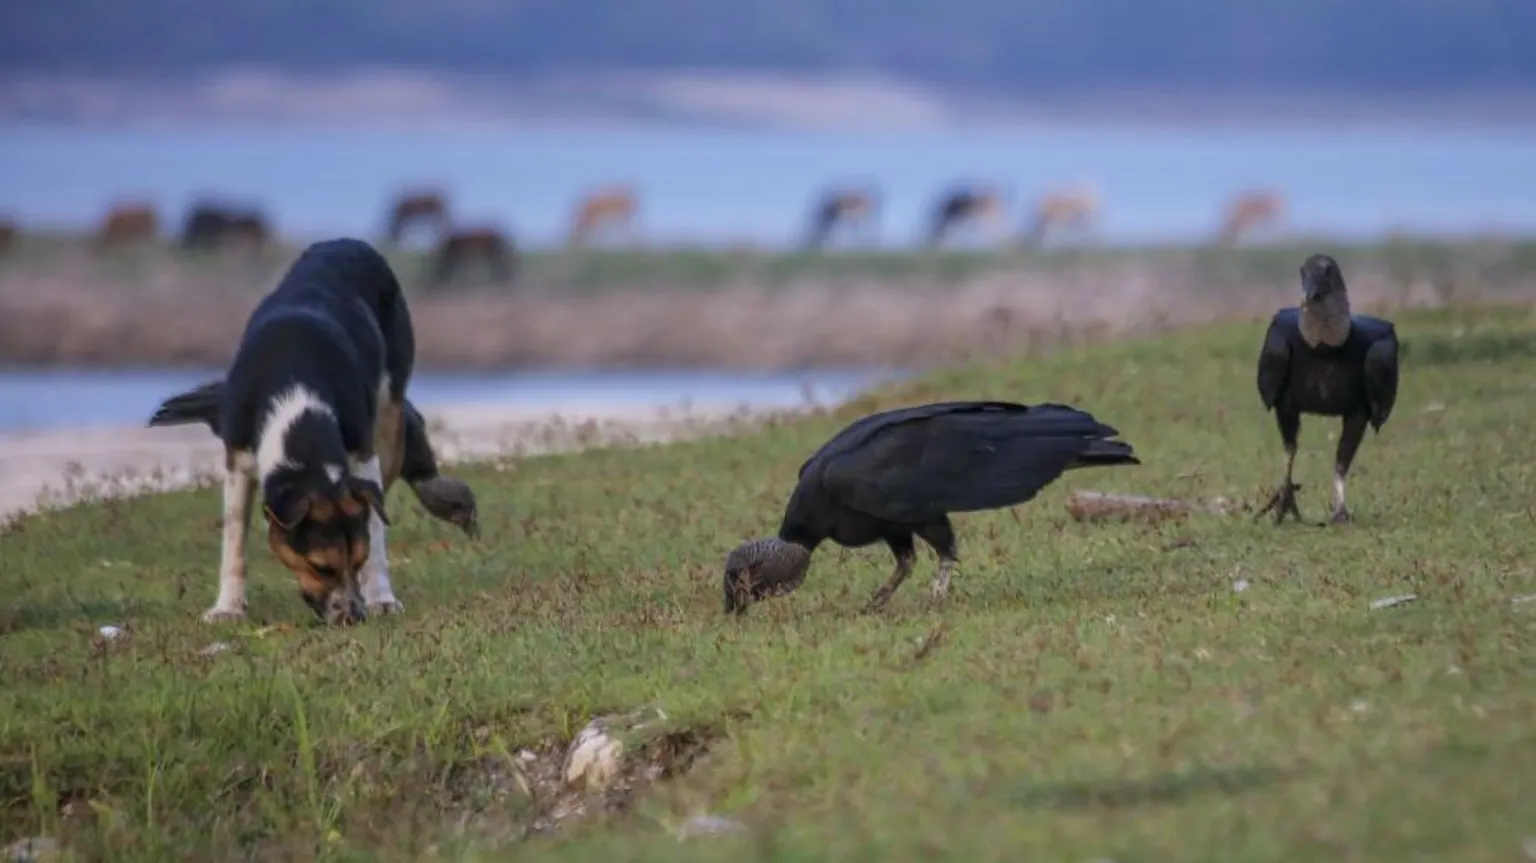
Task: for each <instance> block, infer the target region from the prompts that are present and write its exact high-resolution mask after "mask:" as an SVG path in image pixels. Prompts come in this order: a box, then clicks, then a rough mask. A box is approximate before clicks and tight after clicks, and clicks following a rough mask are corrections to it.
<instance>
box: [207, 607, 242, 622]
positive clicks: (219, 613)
mask: <svg viewBox="0 0 1536 863" xmlns="http://www.w3.org/2000/svg"><path fill="white" fill-rule="evenodd" d="M244 619H245V609H243V608H220V607H218V606H217V605H215V606H214V607H213V608H210V609H208V610H207V611H205V612H203V622H204V623H235V622H237V621H241V620H244Z"/></svg>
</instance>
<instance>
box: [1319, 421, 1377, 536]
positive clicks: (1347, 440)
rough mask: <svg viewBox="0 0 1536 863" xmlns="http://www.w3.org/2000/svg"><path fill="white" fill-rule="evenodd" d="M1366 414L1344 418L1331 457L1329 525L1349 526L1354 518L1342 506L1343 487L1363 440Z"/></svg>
mask: <svg viewBox="0 0 1536 863" xmlns="http://www.w3.org/2000/svg"><path fill="white" fill-rule="evenodd" d="M1367 419H1368V415H1367V414H1363V413H1362V414H1356V415H1355V416H1351V417H1345V418H1344V427H1343V428H1342V429H1341V430H1340V432H1339V449H1338V452H1337V453H1336V454H1335V455H1334V457H1333V514H1332V515H1330V516H1329V517H1328V521H1329V522H1330V523H1331V524H1349V523H1350V522H1351V521H1354V517H1353V516H1351V515H1350V514H1349V509H1348V508H1347V507H1345V506H1344V486H1345V485H1347V484H1348V482H1349V466H1350V465H1351V464H1354V461H1355V453H1356V452H1358V451H1359V449H1360V442H1361V441H1362V440H1364V439H1365V424H1366V420H1367Z"/></svg>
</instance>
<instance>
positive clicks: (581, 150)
mask: <svg viewBox="0 0 1536 863" xmlns="http://www.w3.org/2000/svg"><path fill="white" fill-rule="evenodd" d="M963 178H976V179H979V180H985V181H995V182H999V183H1002V184H1004V185H1005V186H1006V187H1008V188H1009V189H1011V190H1012V193H1013V195H1014V197H1015V206H1016V207H1017V206H1019V205H1020V202H1022V201H1024V200H1027V199H1028V198H1029V197H1031V196H1033V195H1035V194H1037V193H1038V192H1039V191H1041V190H1042V189H1045V188H1047V187H1051V186H1055V185H1060V184H1069V183H1072V182H1074V181H1076V180H1079V179H1085V180H1091V181H1092V182H1094V183H1095V184H1096V185H1097V187H1098V189H1099V190H1100V193H1101V195H1102V196H1103V199H1104V202H1105V211H1104V217H1103V222H1102V225H1103V232H1104V235H1105V236H1106V237H1107V238H1108V239H1111V240H1127V241H1162V240H1170V241H1173V240H1180V239H1187V238H1190V237H1193V236H1195V235H1199V234H1204V233H1206V232H1208V231H1209V230H1210V229H1211V227H1212V224H1213V221H1214V220H1215V218H1216V215H1217V212H1218V210H1219V208H1220V206H1221V205H1222V203H1223V202H1224V201H1225V200H1226V199H1227V197H1228V196H1229V195H1231V194H1232V193H1234V192H1235V191H1237V190H1240V189H1243V188H1246V187H1250V186H1255V185H1270V186H1274V187H1278V188H1280V189H1282V190H1284V191H1285V192H1286V194H1287V195H1288V196H1289V200H1290V205H1291V224H1292V225H1293V226H1294V227H1295V228H1297V229H1301V230H1305V231H1307V232H1330V233H1337V234H1350V235H1357V236H1359V235H1368V234H1371V233H1375V232H1379V231H1382V230H1384V229H1386V228H1388V227H1389V226H1398V227H1404V228H1416V229H1422V230H1432V231H1466V230H1473V229H1485V228H1503V229H1511V230H1513V229H1522V230H1532V229H1536V195H1532V194H1531V193H1530V191H1529V190H1530V188H1531V182H1532V180H1533V179H1536V135H1533V133H1532V132H1531V131H1530V130H1529V129H1509V128H1501V129H1493V128H1437V129H1423V128H1408V127H1401V126H1388V125H1381V126H1364V127H1362V126H1353V127H1350V128H1347V129H1343V130H1338V129H1328V128H1323V127H1315V126H1293V127H1273V126H1268V127H1253V128H1250V129H1248V130H1245V129H1243V128H1240V127H1233V126H1230V125H1227V126H1218V125H1209V126H1199V125H1187V126H1179V127H1175V126H1168V125H1161V126H1156V127H1131V126H1116V125H1111V124H1082V125H1058V126H1050V127H1039V128H1018V129H986V130H968V129H952V130H943V131H923V132H891V133H844V134H834V133H811V132H789V131H722V130H715V129H695V128H676V127H635V128H628V129H624V128H621V129H614V128H578V127H551V126H517V127H512V126H508V127H502V128H498V127H485V126H476V127H463V128H450V129H443V128H431V129H425V128H408V129H360V130H351V129H346V130H344V129H311V128H300V127H294V126H281V125H269V126H254V125H248V126H244V127H241V126H237V125H222V126H221V125H217V124H199V125H198V126H197V127H195V128H192V127H171V126H142V127H130V128H113V129H91V128H75V127H57V126H41V125H26V124H6V125H0V211H3V212H5V213H7V214H9V215H10V216H12V217H14V218H19V219H21V220H23V223H24V224H27V223H32V224H40V223H41V224H51V225H55V226H60V227H65V226H85V225H88V224H90V223H91V222H93V221H94V220H95V219H96V218H98V217H99V215H100V213H101V211H102V209H103V207H104V206H105V205H106V204H107V202H108V201H109V200H111V199H114V198H121V197H132V196H151V197H152V198H154V199H156V200H159V201H160V202H162V204H163V205H164V206H166V207H169V208H173V209H172V212H173V213H175V212H179V211H180V209H181V208H182V207H184V206H185V205H186V203H187V202H188V201H189V200H190V199H191V198H192V197H193V196H194V195H197V194H199V193H203V192H208V193H216V194H220V195H226V196H230V197H232V198H238V199H242V200H249V201H252V202H256V203H259V204H260V205H262V206H264V207H265V208H267V210H268V212H269V214H271V215H272V216H273V217H274V218H275V220H276V222H277V224H278V225H279V227H280V229H281V230H283V231H285V232H288V233H290V234H292V235H295V236H307V237H318V236H322V235H334V234H341V233H352V234H361V235H367V236H372V235H374V233H375V232H376V230H377V229H378V228H379V226H380V220H381V218H382V215H381V214H382V210H383V207H384V206H385V204H386V202H387V201H388V200H389V198H390V197H391V196H392V195H393V194H394V193H395V192H396V191H398V190H399V189H400V188H401V187H402V186H405V185H408V184H414V183H418V182H423V181H437V182H441V183H443V184H444V185H445V186H446V187H447V188H448V189H450V190H451V193H452V194H453V195H454V197H455V200H456V206H457V209H458V211H459V213H460V215H461V217H462V218H464V219H465V220H466V221H480V220H491V221H495V222H499V223H501V224H502V225H503V226H505V227H507V228H508V229H511V230H514V231H516V232H517V234H518V236H519V238H520V239H521V240H522V241H523V242H524V243H525V244H526V245H529V246H536V245H539V244H541V243H544V242H547V241H550V240H552V239H554V238H556V237H557V236H559V235H561V233H562V232H563V231H564V228H565V225H566V220H567V218H568V215H569V211H570V207H571V203H572V200H573V199H574V198H575V197H576V196H577V195H578V194H579V193H580V192H581V190H582V189H584V188H587V187H589V186H592V185H595V184H599V183H605V182H610V181H626V182H632V183H634V184H636V185H637V186H638V187H639V189H640V190H641V193H642V195H643V213H642V219H643V222H644V230H645V231H646V233H647V234H648V235H649V236H650V237H652V238H654V239H657V240H659V241H663V242H672V241H697V242H714V241H723V240H750V241H755V242H759V243H763V244H774V243H778V242H784V241H788V240H790V239H791V238H793V237H796V236H797V235H798V234H799V232H800V231H801V230H802V227H803V222H804V219H805V216H806V213H807V211H808V208H809V207H810V204H811V200H812V198H813V196H814V195H815V194H816V192H817V190H818V189H819V188H821V186H822V185H823V184H825V183H829V182H836V181H848V180H864V179H868V180H873V181H874V182H876V183H878V184H879V185H880V187H881V189H882V192H883V198H884V204H885V217H884V230H883V237H884V240H885V242H888V243H906V242H910V241H911V240H912V239H913V238H914V237H915V235H916V233H917V231H918V228H919V225H920V222H921V219H922V214H923V212H924V209H925V208H926V207H927V206H928V204H929V203H930V202H931V200H932V198H933V197H934V196H935V195H936V194H937V193H938V192H939V191H940V189H941V188H943V187H944V186H946V185H948V184H950V183H951V182H953V181H956V180H958V179H963Z"/></svg>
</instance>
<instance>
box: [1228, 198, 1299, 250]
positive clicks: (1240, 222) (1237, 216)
mask: <svg viewBox="0 0 1536 863" xmlns="http://www.w3.org/2000/svg"><path fill="white" fill-rule="evenodd" d="M1284 215H1285V196H1283V195H1281V194H1280V193H1279V192H1276V191H1274V190H1272V189H1250V190H1249V191H1246V192H1242V193H1240V194H1238V195H1235V196H1233V198H1232V200H1231V201H1229V202H1228V203H1227V207H1226V209H1225V210H1224V211H1223V212H1222V214H1221V224H1220V226H1219V227H1218V228H1217V230H1216V242H1218V243H1222V244H1232V243H1236V242H1237V241H1238V240H1240V239H1242V238H1243V235H1244V234H1247V233H1249V232H1251V231H1253V230H1254V229H1256V228H1260V227H1264V226H1266V225H1273V224H1275V223H1277V222H1279V221H1280V219H1281V218H1282V217H1283V216H1284Z"/></svg>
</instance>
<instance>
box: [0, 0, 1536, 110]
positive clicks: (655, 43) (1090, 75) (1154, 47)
mask: <svg viewBox="0 0 1536 863" xmlns="http://www.w3.org/2000/svg"><path fill="white" fill-rule="evenodd" d="M215 11H216V13H217V14H214V13H215ZM1533 49H1536V3H1531V2H1529V0H1456V2H1450V0H1292V2H1284V3H1281V2H1247V3H1233V2H1226V0H947V2H943V3H939V2H924V0H732V2H718V3H701V2H697V0H513V1H512V2H504V3H491V2H485V0H439V2H432V3H427V2H421V0H372V2H367V3H363V2H357V0H228V2H221V3H219V4H217V8H216V10H215V8H214V7H213V6H210V5H208V4H203V3H194V2H189V1H188V0H139V2H135V3H123V2H120V0H52V2H46V3H44V2H14V3H7V4H3V5H0V74H3V75H5V76H6V77H9V78H12V79H13V80H14V79H15V78H16V77H17V76H32V77H36V76H60V75H63V76H75V77H79V76H84V77H106V78H111V79H114V80H116V81H119V82H121V81H124V80H154V81H160V82H167V81H169V82H175V81H187V80H191V79H195V78H197V77H199V76H205V75H208V74H210V73H216V72H219V71H220V70H226V69H229V68H231V67H260V68H268V69H281V70H284V71H285V72H286V73H288V74H296V75H309V76H313V75H334V74H337V73H346V72H352V71H356V70H359V69H369V68H378V67H395V68H402V67H403V68H409V69H412V70H415V71H417V72H428V73H432V74H436V75H442V76H450V77H452V76H461V77H462V76H470V77H481V78H484V77H486V76H489V77H492V78H495V79H497V80H512V81H521V82H524V83H529V82H550V81H564V82H567V83H568V84H581V83H585V84H590V83H592V82H594V81H597V82H603V81H606V82H607V84H609V85H611V87H609V88H608V89H611V90H615V91H622V90H623V87H624V86H625V84H626V80H625V77H624V76H627V75H634V76H642V78H643V76H646V75H657V74H668V75H692V76H699V75H705V76H708V75H715V76H722V75H723V76H732V75H734V76H762V75H784V76H801V77H820V78H825V77H826V76H844V77H851V78H855V79H860V80H880V81H891V82H900V83H901V84H903V85H906V86H916V87H926V88H937V89H939V90H942V91H944V92H947V93H954V94H964V95H966V96H969V97H972V98H994V99H1002V100H1014V99H1019V98H1024V97H1027V98H1028V99H1030V100H1032V101H1034V102H1037V103H1043V104H1049V103H1051V102H1053V101H1062V100H1068V101H1070V100H1078V99H1084V98H1093V97H1114V96H1117V95H1120V94H1127V93H1134V94H1141V95H1143V96H1148V95H1150V96H1158V95H1162V96H1167V97H1177V98H1179V99H1183V100H1189V99H1198V98H1201V97H1205V98H1210V99H1231V98H1235V97H1242V98H1244V99H1249V100H1251V99H1252V98H1253V97H1259V96H1277V97H1278V96H1286V97H1297V96H1302V97H1309V98H1312V99H1316V100H1319V101H1320V102H1327V101H1330V100H1333V101H1337V100H1361V99H1366V100H1376V99H1387V100H1393V99H1400V100H1412V99H1420V100H1422V99H1423V98H1425V97H1441V98H1443V99H1445V100H1446V101H1447V102H1449V103H1452V104H1454V103H1455V102H1456V98H1455V97H1468V98H1473V99H1483V98H1489V97H1493V96H1499V97H1508V96H1511V95H1522V96H1523V95H1524V94H1525V93H1526V92H1528V91H1530V90H1532V89H1533V85H1536V50H1533ZM636 80H641V79H640V78H633V79H629V80H628V83H629V84H631V85H632V84H633V83H634V82H635V81H636ZM601 89H602V88H599V90H601ZM54 95H57V94H54ZM39 110H41V109H39Z"/></svg>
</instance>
